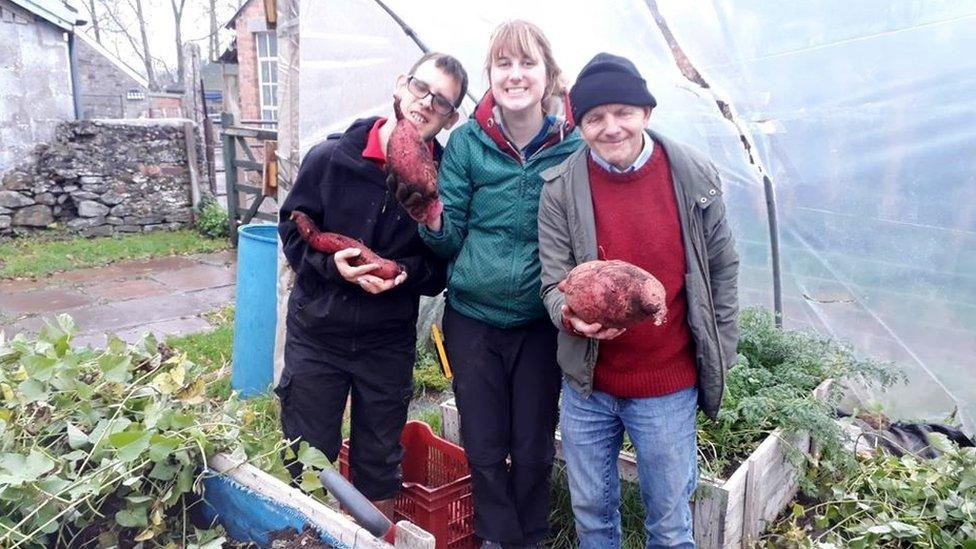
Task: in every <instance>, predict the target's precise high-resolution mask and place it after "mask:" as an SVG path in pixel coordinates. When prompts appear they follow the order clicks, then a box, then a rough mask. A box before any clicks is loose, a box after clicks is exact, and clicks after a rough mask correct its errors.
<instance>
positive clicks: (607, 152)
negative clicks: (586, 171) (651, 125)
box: [580, 103, 651, 170]
mask: <svg viewBox="0 0 976 549" xmlns="http://www.w3.org/2000/svg"><path fill="white" fill-rule="evenodd" d="M650 118H651V108H650V107H636V106H634V105H623V104H620V103H610V104H606V105H599V106H597V107H593V108H592V109H590V110H588V111H586V114H584V115H583V119H582V120H581V121H580V133H582V135H583V140H584V141H586V144H587V145H589V146H590V149H592V150H593V151H594V152H595V153H596V154H597V156H599V157H600V158H602V159H603V160H606V161H607V163H609V164H612V165H614V166H616V167H617V168H620V169H622V170H623V169H626V168H628V167H629V166H630V165H631V164H633V163H634V160H637V156H638V155H639V154H640V152H641V149H642V148H643V147H644V128H645V127H647V122H648V120H650Z"/></svg>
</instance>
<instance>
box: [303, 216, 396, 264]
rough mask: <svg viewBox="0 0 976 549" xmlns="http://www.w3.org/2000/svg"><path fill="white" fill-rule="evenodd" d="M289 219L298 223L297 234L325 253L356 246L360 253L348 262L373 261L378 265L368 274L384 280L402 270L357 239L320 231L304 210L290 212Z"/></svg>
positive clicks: (365, 262) (313, 247) (364, 262)
mask: <svg viewBox="0 0 976 549" xmlns="http://www.w3.org/2000/svg"><path fill="white" fill-rule="evenodd" d="M291 219H292V221H294V222H295V224H296V225H298V234H300V235H301V236H302V238H303V239H304V240H305V241H306V242H308V244H309V246H311V247H312V249H314V250H317V251H319V252H322V253H326V254H334V253H336V252H338V251H339V250H344V249H346V248H358V249H359V250H360V254H359V255H358V256H356V257H353V258H351V259H349V264H350V265H352V266H353V267H359V266H361V265H366V264H368V263H373V264H375V265H377V266H378V267H377V268H376V269H375V270H372V271H370V272H369V274H371V275H373V276H378V277H380V278H382V279H384V280H389V279H391V278H396V277H397V275H399V274H400V273H402V272H403V267H401V266H400V265H399V264H397V263H394V262H393V261H390V260H389V259H384V258H382V257H380V256H379V255H377V254H376V252H374V251H373V250H370V249H369V247H367V246H366V245H365V244H363V243H362V242H360V241H358V240H354V239H352V238H349V237H348V236H343V235H341V234H338V233H324V232H322V231H320V230H319V228H318V227H317V226H315V222H314V221H312V219H311V218H310V217H308V215H306V214H305V213H304V212H300V211H297V210H296V211H293V212H291Z"/></svg>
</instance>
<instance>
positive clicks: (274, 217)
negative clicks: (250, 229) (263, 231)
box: [252, 212, 278, 223]
mask: <svg viewBox="0 0 976 549" xmlns="http://www.w3.org/2000/svg"><path fill="white" fill-rule="evenodd" d="M252 219H263V220H264V221H270V222H272V223H277V222H278V214H273V213H268V212H258V213H256V214H254V217H253V218H252Z"/></svg>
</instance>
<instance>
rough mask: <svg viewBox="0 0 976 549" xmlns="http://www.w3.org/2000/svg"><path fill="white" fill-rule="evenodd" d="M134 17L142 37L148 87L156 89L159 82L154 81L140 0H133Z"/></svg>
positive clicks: (154, 74) (144, 17)
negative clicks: (134, 6) (134, 5)
mask: <svg viewBox="0 0 976 549" xmlns="http://www.w3.org/2000/svg"><path fill="white" fill-rule="evenodd" d="M135 3H136V17H137V18H138V21H139V35H140V37H141V38H142V51H143V53H144V54H145V55H143V60H144V61H145V63H146V78H147V79H148V80H149V89H152V90H158V89H159V83H158V82H156V72H155V71H154V70H153V59H152V55H151V54H150V53H149V37H148V35H147V34H146V16H145V15H143V11H142V0H135Z"/></svg>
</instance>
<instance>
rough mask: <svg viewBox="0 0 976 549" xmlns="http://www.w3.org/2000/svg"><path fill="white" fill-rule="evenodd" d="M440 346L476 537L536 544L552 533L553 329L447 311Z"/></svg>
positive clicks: (556, 396)
mask: <svg viewBox="0 0 976 549" xmlns="http://www.w3.org/2000/svg"><path fill="white" fill-rule="evenodd" d="M444 344H445V347H446V350H447V356H448V360H449V361H450V363H451V367H452V369H453V370H454V396H455V399H456V401H457V407H458V413H459V414H460V416H461V417H460V419H461V438H462V439H463V442H464V449H465V452H466V453H467V455H468V464H469V466H470V469H471V481H472V489H473V492H474V516H475V533H476V534H477V535H478V537H480V538H481V539H484V540H490V541H496V542H499V543H504V544H513V545H520V544H532V543H538V542H541V541H542V540H543V539H544V538H545V537H546V535H547V534H548V531H549V520H548V519H549V475H550V472H551V471H552V460H553V456H554V453H555V448H554V440H553V437H554V435H555V430H556V421H557V416H558V413H557V408H558V403H559V387H560V372H559V366H558V364H557V363H556V328H555V327H554V326H553V325H552V324H551V323H550V322H549V320H548V319H543V320H539V321H536V322H533V323H531V324H528V325H526V326H521V327H518V328H509V329H503V328H496V327H494V326H491V325H489V324H486V323H484V322H481V321H478V320H475V319H472V318H469V317H467V316H464V315H462V314H460V313H458V312H457V311H455V310H453V309H451V307H450V306H448V307H447V308H446V309H445V311H444ZM508 458H511V465H509V464H508V463H506V460H507V459H508Z"/></svg>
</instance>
